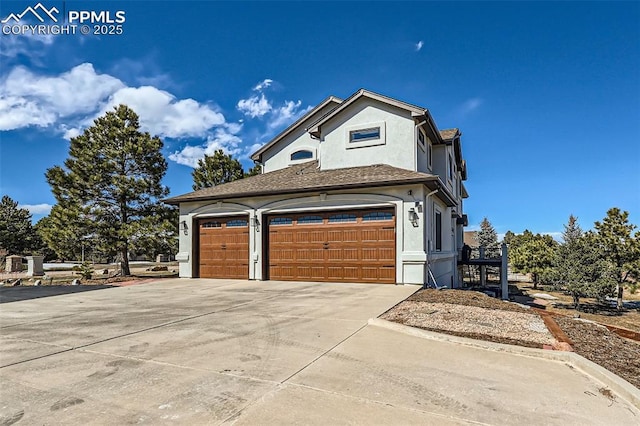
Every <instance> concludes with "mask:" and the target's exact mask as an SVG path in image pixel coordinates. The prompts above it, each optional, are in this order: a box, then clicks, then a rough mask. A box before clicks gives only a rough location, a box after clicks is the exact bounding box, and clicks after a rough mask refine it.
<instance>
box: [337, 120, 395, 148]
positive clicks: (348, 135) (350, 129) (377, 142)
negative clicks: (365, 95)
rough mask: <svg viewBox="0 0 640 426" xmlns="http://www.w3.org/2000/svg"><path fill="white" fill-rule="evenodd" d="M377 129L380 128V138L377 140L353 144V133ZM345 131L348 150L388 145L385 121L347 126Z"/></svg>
mask: <svg viewBox="0 0 640 426" xmlns="http://www.w3.org/2000/svg"><path fill="white" fill-rule="evenodd" d="M375 127H379V128H380V137H379V138H377V139H368V140H364V141H358V142H351V132H354V131H358V130H364V129H372V128H375ZM344 131H345V138H344V140H345V147H346V149H354V148H364V147H368V146H378V145H385V144H386V143H387V132H386V124H385V122H384V121H377V122H374V123H362V124H357V125H352V126H346V127H345V128H344Z"/></svg>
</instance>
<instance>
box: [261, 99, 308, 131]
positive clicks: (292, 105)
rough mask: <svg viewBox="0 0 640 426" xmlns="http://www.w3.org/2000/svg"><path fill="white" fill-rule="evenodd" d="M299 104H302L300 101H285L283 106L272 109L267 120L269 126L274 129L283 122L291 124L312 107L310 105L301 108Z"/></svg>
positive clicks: (281, 125) (283, 123) (282, 124)
mask: <svg viewBox="0 0 640 426" xmlns="http://www.w3.org/2000/svg"><path fill="white" fill-rule="evenodd" d="M300 105H302V101H297V102H294V101H285V102H284V105H283V106H281V107H280V108H276V109H274V110H273V114H272V116H271V118H270V120H269V128H270V129H272V130H275V129H278V128H280V127H283V126H284V125H285V124H286V125H288V124H291V123H293V122H294V121H295V120H297V119H298V118H299V117H301V116H302V115H304V114H305V113H307V112H308V111H309V110H311V109H312V107H311V106H308V107H306V108H304V109H302V110H301V109H300Z"/></svg>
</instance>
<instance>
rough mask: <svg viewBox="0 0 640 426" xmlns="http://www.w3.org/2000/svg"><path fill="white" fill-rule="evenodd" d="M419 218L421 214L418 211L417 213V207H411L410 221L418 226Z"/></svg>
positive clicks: (415, 226) (414, 225)
mask: <svg viewBox="0 0 640 426" xmlns="http://www.w3.org/2000/svg"><path fill="white" fill-rule="evenodd" d="M418 219H420V216H419V215H418V213H416V209H414V208H410V209H409V222H411V224H412V225H413V227H414V228H417V227H418Z"/></svg>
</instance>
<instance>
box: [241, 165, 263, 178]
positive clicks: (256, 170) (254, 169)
mask: <svg viewBox="0 0 640 426" xmlns="http://www.w3.org/2000/svg"><path fill="white" fill-rule="evenodd" d="M261 174H262V166H261V165H260V164H254V166H253V167H251V168H250V169H249V170H247V171H246V172H245V174H244V177H249V176H255V175H261Z"/></svg>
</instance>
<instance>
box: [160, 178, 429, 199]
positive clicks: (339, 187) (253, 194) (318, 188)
mask: <svg viewBox="0 0 640 426" xmlns="http://www.w3.org/2000/svg"><path fill="white" fill-rule="evenodd" d="M436 181H439V182H440V184H441V183H442V181H440V179H439V178H438V177H437V176H429V177H419V178H411V179H402V180H395V181H385V182H375V183H368V182H359V183H353V184H341V185H326V186H316V187H312V188H301V189H296V190H284V189H281V190H272V191H253V192H243V193H236V194H219V195H216V194H213V195H200V196H193V197H188V196H179V197H172V198H168V199H166V200H163V202H164V203H165V204H171V205H179V204H180V203H188V202H195V201H214V200H230V199H237V198H247V197H262V196H270V195H283V194H298V193H309V192H323V191H335V190H343V189H359V188H379V187H388V186H398V185H408V184H415V183H423V184H425V185H426V186H427V187H429V188H430V189H431V187H433V189H436V187H437V184H435V185H430V184H429V183H431V182H436Z"/></svg>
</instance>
